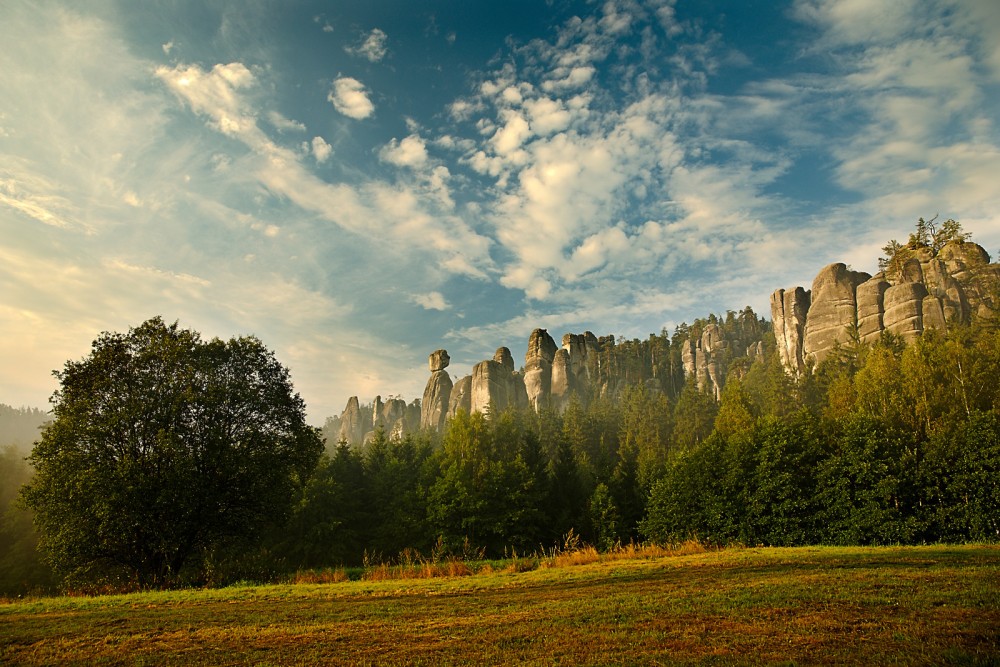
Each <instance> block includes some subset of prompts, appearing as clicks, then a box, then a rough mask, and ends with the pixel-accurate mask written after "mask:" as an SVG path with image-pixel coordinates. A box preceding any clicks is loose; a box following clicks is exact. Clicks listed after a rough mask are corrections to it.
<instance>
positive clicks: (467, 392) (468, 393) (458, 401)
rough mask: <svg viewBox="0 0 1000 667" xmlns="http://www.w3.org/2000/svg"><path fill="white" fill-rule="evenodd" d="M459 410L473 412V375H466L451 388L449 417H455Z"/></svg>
mask: <svg viewBox="0 0 1000 667" xmlns="http://www.w3.org/2000/svg"><path fill="white" fill-rule="evenodd" d="M459 410H464V411H465V413H466V414H469V413H471V412H472V376H471V375H466V376H465V377H463V378H462V379H461V380H459V381H458V382H456V383H455V386H454V387H452V388H451V400H450V401H448V419H451V418H452V417H454V416H455V415H456V414H457V413H458V411H459Z"/></svg>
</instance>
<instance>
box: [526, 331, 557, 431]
mask: <svg viewBox="0 0 1000 667" xmlns="http://www.w3.org/2000/svg"><path fill="white" fill-rule="evenodd" d="M557 349H558V348H557V347H556V342H555V341H554V340H552V336H550V335H549V332H548V331H546V330H545V329H535V330H534V331H532V332H531V337H530V338H529V339H528V351H527V352H526V353H525V355H524V387H525V394H526V397H527V400H528V404H529V405H530V406H531V407H532V408H534V409H535V411H536V412H537V411H539V410H542V409H544V408H547V407H549V402H550V399H551V397H552V360H553V359H554V358H555V355H556V350H557Z"/></svg>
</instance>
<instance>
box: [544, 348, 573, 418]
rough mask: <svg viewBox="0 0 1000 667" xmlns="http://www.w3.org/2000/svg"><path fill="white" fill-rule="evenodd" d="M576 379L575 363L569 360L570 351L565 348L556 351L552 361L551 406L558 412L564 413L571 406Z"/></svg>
mask: <svg viewBox="0 0 1000 667" xmlns="http://www.w3.org/2000/svg"><path fill="white" fill-rule="evenodd" d="M574 380H575V377H574V375H573V363H572V362H571V361H570V358H569V350H567V349H566V348H564V347H561V348H559V349H558V350H556V354H555V356H554V357H553V359H552V395H551V399H550V402H551V405H552V407H553V409H555V410H556V411H558V412H563V411H565V410H566V407H567V406H568V405H569V401H570V398H571V397H572V395H573V390H574V389H575V388H576V387H575V386H574Z"/></svg>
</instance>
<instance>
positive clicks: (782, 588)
mask: <svg viewBox="0 0 1000 667" xmlns="http://www.w3.org/2000/svg"><path fill="white" fill-rule="evenodd" d="M449 571H450V572H451V573H453V574H457V575H461V576H430V577H423V578H418V577H417V575H420V572H419V571H417V570H414V571H412V572H409V573H402V574H401V573H399V572H397V573H396V574H395V575H393V574H392V573H391V572H389V571H387V570H385V569H384V568H383V569H382V570H380V571H379V570H375V569H373V570H369V571H368V572H367V573H366V578H363V579H361V580H346V581H334V582H332V583H288V584H278V585H253V584H241V585H237V586H232V587H228V588H220V589H186V590H175V591H153V592H143V593H133V594H126V595H107V596H96V597H85V596H78V597H73V596H67V597H46V598H35V599H24V600H7V601H4V602H2V603H0V664H4V665H21V664H27V665H31V664H37V665H43V664H44V665H52V664H68V665H73V664H87V665H92V664H109V665H110V664H129V665H209V664H210V665H217V664H227V665H239V664H258V665H289V664H296V665H299V664H434V665H441V664H525V663H528V664H567V665H577V664H709V665H729V664H740V665H742V664H747V665H751V664H775V663H779V664H808V665H824V664H829V665H833V664H903V665H906V664H912V665H998V664H1000V648H998V647H1000V546H996V545H971V546H926V547H878V548H856V547H850V548H834V547H800V548H733V549H723V550H717V551H711V550H702V549H686V550H679V551H675V552H669V551H663V550H641V549H639V550H632V551H630V552H628V553H618V554H613V555H611V556H599V555H598V554H596V552H592V551H591V552H579V553H576V554H561V555H559V556H553V557H550V558H534V559H524V558H522V559H516V560H513V561H510V562H508V564H507V565H506V566H504V564H502V563H497V564H493V565H483V564H480V565H478V566H472V567H457V566H452V567H450V568H439V569H437V570H435V571H433V572H431V571H429V570H426V569H425V571H424V574H438V575H440V574H447V573H448V572H449ZM404 575H407V576H409V575H413V576H414V577H415V578H401V577H403V576H404ZM308 578H309V577H300V581H301V580H305V579H308ZM318 578H322V577H318ZM341 578H343V577H336V576H335V577H329V579H331V580H335V579H341Z"/></svg>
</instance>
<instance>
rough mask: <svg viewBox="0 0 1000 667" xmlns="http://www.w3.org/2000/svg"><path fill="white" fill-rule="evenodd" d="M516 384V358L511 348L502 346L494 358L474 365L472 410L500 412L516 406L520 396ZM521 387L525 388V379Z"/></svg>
mask: <svg viewBox="0 0 1000 667" xmlns="http://www.w3.org/2000/svg"><path fill="white" fill-rule="evenodd" d="M516 384H517V383H516V380H515V378H514V359H513V357H511V355H510V350H509V349H507V348H506V347H501V348H499V349H497V351H496V354H494V355H493V358H492V359H487V360H486V361H481V362H479V363H478V364H476V365H475V366H473V367H472V396H471V404H472V412H482V413H486V412H489V411H490V410H495V411H497V412H500V411H503V410H506V409H507V408H508V407H510V406H516V405H517V404H518V397H519V392H518V391H517V386H516ZM521 387H522V390H523V387H524V382H523V379H522V381H521ZM525 403H527V395H526V394H525Z"/></svg>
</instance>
